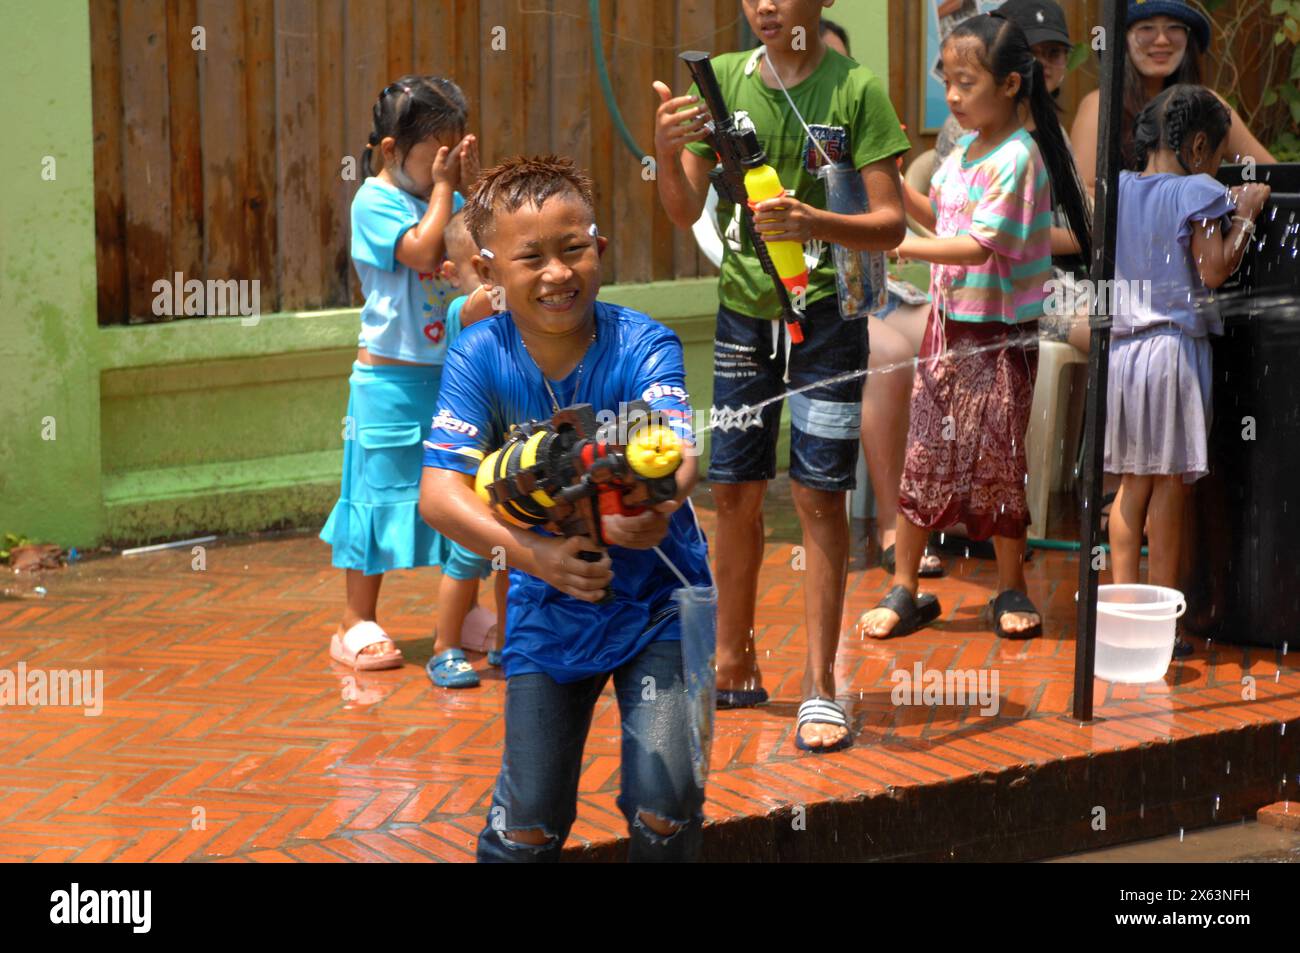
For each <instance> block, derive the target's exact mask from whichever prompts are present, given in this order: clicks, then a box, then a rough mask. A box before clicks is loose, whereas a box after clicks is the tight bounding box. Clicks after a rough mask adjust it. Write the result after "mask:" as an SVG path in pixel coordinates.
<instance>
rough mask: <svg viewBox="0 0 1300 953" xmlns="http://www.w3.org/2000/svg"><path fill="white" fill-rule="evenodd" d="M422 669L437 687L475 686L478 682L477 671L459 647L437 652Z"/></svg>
mask: <svg viewBox="0 0 1300 953" xmlns="http://www.w3.org/2000/svg"><path fill="white" fill-rule="evenodd" d="M424 670H425V672H427V673H428V675H429V678H431V679H433V684H435V685H437V686H438V687H439V688H477V687H478V684H479V682H478V673H477V672H475V671H474V666H472V665H470V664H469V662H468V661H466V659H465V652H464V651H463V650H461V649H447V650H446V651H444V652H439V653H438V654H437V655H435V656H434V657H433V658H431V659H429V661H428V663H427V664H426V665H425V666H424Z"/></svg>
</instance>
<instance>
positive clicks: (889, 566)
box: [880, 546, 948, 579]
mask: <svg viewBox="0 0 1300 953" xmlns="http://www.w3.org/2000/svg"><path fill="white" fill-rule="evenodd" d="M933 555H934V554H933V553H931V552H930V547H929V546H927V547H926V548H925V552H924V554H923V555H922V559H924V558H925V556H933ZM880 568H881V569H883V570H884V571H885V572H887V573H889V574H890V575H891V576H892V575H893V574H894V573H896V572H897V571H898V563H897V561H896V560H895V557H894V547H893V546H888V547H886V548H885V549H884V550H883V551H882V552H881V553H880ZM947 574H948V570H946V569H944V568H943V566H942V565H941V566H939V568H937V569H926V568H925V567H924V566H922V567H921V569H920V570H919V571H918V572H917V575H918V576H919V577H921V578H922V579H938V578H939V577H940V576H946V575H947Z"/></svg>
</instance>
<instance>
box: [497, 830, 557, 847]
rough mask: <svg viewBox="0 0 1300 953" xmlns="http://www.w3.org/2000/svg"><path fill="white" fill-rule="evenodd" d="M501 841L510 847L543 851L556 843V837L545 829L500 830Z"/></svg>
mask: <svg viewBox="0 0 1300 953" xmlns="http://www.w3.org/2000/svg"><path fill="white" fill-rule="evenodd" d="M497 833H498V834H500V835H501V839H502V840H503V841H504V842H505V843H506V845H507V846H509V847H522V848H524V849H527V850H541V849H543V848H545V847H550V846H551V845H552V844H554V843H555V840H556V838H555V835H554V834H552V833H551V832H550V831H548V830H546V828H544V827H521V828H519V829H517V830H508V831H507V830H498V831H497Z"/></svg>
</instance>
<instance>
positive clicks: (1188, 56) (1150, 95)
mask: <svg viewBox="0 0 1300 953" xmlns="http://www.w3.org/2000/svg"><path fill="white" fill-rule="evenodd" d="M1127 22H1128V32H1127V34H1126V39H1127V41H1128V62H1127V63H1126V64H1125V69H1124V126H1123V139H1122V141H1121V144H1120V149H1121V153H1122V156H1123V161H1124V167H1125V168H1132V167H1133V162H1134V150H1133V130H1134V128H1135V127H1136V125H1137V116H1138V114H1139V113H1140V112H1142V109H1143V107H1145V106H1146V104H1147V103H1149V102H1150V101H1151V100H1152V99H1154V98H1155V97H1156V96H1158V95H1159V94H1160V92H1161V90H1163V89H1167V88H1168V87H1170V86H1173V85H1174V84H1176V83H1194V84H1197V85H1202V84H1203V83H1204V77H1203V72H1204V68H1203V62H1204V57H1205V54H1206V52H1207V51H1208V50H1209V48H1210V40H1211V37H1212V31H1213V24H1212V22H1211V21H1210V17H1209V15H1208V14H1206V13H1205V12H1204V11H1203V10H1202V9H1201V8H1200V6H1199V5H1198V4H1193V3H1189V2H1186V0H1129V4H1128V21H1127ZM1215 95H1216V96H1219V94H1218V92H1215ZM1219 99H1220V100H1223V97H1222V96H1219ZM1100 103H1101V93H1100V91H1099V90H1094V91H1092V92H1091V93H1088V95H1086V96H1085V97H1084V98H1083V100H1082V101H1081V102H1080V103H1079V111H1078V113H1077V114H1076V116H1075V119H1074V128H1073V129H1072V130H1071V134H1070V138H1071V140H1072V141H1073V143H1074V151H1075V157H1076V159H1077V162H1078V167H1079V176H1080V178H1081V179H1082V180H1083V184H1084V185H1085V186H1086V187H1087V189H1088V191H1089V192H1091V191H1093V190H1094V188H1095V187H1096V181H1097V122H1098V111H1099V106H1100ZM1224 105H1225V106H1227V105H1228V103H1227V101H1226V100H1224ZM1228 108H1229V109H1230V110H1231V111H1232V126H1231V127H1230V129H1229V131H1228V151H1227V157H1228V158H1227V161H1229V162H1242V161H1245V158H1246V157H1247V156H1250V157H1253V158H1254V160H1255V162H1257V163H1271V162H1276V161H1277V160H1276V159H1274V158H1273V156H1272V155H1271V154H1270V153H1269V151H1268V149H1267V148H1266V147H1265V146H1264V144H1263V143H1261V142H1260V141H1259V140H1258V139H1256V138H1255V136H1254V134H1253V133H1252V132H1251V131H1250V129H1248V128H1247V127H1246V124H1245V123H1244V122H1242V119H1241V117H1240V116H1239V115H1237V112H1236V110H1233V109H1232V107H1231V106H1228Z"/></svg>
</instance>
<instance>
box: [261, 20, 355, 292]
mask: <svg viewBox="0 0 1300 953" xmlns="http://www.w3.org/2000/svg"><path fill="white" fill-rule="evenodd" d="M343 9H344V0H321V2H320V3H319V5H318V6H317V8H316V103H317V109H316V121H317V129H316V135H317V142H318V147H319V150H320V151H319V154H318V159H319V175H320V178H319V180H318V181H319V182H320V187H321V202H320V209H319V218H320V221H319V230H318V232H317V236H318V240H319V242H320V246H321V253H320V254H321V291H320V294H321V305H322V306H323V307H329V306H338V305H341V304H345V303H346V302H347V301H349V300H350V298H349V291H348V285H349V282H350V281H351V280H352V259H351V257H350V255H349V253H348V243H349V239H350V235H351V216H350V215H349V208H350V205H351V202H352V196H353V194H354V193H355V191H356V188H357V183H358V182H359V181H360V180H361V177H362V176H363V174H364V173H363V171H362V169H361V167H360V163H361V160H362V158H363V155H362V152H363V150H362V146H364V145H365V142H366V140H365V136H364V135H363V136H362V138H361V139H360V140H357V141H355V142H349V141H348V129H349V126H348V123H347V121H346V116H345V115H344V109H343V108H342V107H341V106H340V104H342V103H346V102H347V100H346V97H345V95H344V89H345V88H346V86H345V70H344V68H343V46H344V44H343V29H344V26H343V25H344V13H343ZM378 94H379V90H378V89H376V90H374V91H372V92H371V93H370V96H371V97H372V99H371V103H373V97H375V96H377V95H378ZM370 121H371V120H370V113H369V111H367V112H366V113H365V124H366V133H367V134H368V133H369V131H370ZM348 175H351V176H352V178H351V179H349V178H347V177H346V176H348ZM308 235H310V233H308ZM307 240H309V238H308V239H307ZM280 253H281V254H282V255H287V254H292V249H291V248H289V247H286V246H283V245H282V246H281V247H280ZM295 305H296V302H294V301H293V300H289V301H287V302H284V304H283V305H282V306H283V307H286V308H292V307H294V306H295Z"/></svg>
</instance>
